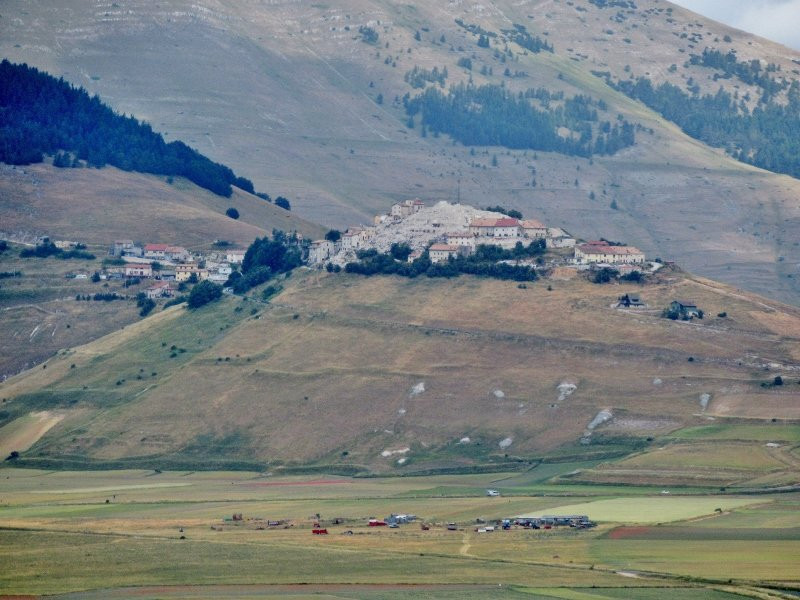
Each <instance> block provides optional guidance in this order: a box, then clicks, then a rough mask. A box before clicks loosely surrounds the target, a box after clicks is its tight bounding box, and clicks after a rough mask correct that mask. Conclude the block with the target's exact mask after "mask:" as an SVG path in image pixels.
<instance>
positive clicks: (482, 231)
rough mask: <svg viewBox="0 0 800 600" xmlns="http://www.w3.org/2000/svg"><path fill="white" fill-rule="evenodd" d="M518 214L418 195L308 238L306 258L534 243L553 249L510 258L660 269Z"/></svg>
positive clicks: (314, 261) (325, 260)
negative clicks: (366, 221)
mask: <svg viewBox="0 0 800 600" xmlns="http://www.w3.org/2000/svg"><path fill="white" fill-rule="evenodd" d="M496 208H497V209H499V208H500V207H496ZM518 215H519V213H516V211H505V212H497V210H480V209H476V208H473V207H471V206H467V205H461V204H450V203H448V202H439V203H437V204H435V205H433V206H426V205H425V203H424V202H423V201H422V200H420V199H419V198H415V199H413V200H404V201H402V202H398V203H396V204H394V205H392V207H391V209H390V211H389V212H388V213H387V214H384V215H378V216H376V217H375V218H374V220H373V224H372V225H370V226H355V227H350V228H348V229H347V231H345V232H344V233H343V234H341V235H340V236H338V235H335V234H334V235H332V236H331V235H329V236H328V238H327V239H324V240H316V241H313V242H311V244H310V246H309V250H308V260H307V262H308V264H309V265H310V266H312V267H318V268H321V267H325V266H327V265H329V264H330V265H337V266H345V265H346V264H347V263H349V262H352V261H355V260H357V259H358V258H359V257H360V256H363V255H364V253H365V252H368V251H370V250H374V251H377V252H388V251H390V249H391V247H392V246H393V245H396V244H405V245H407V246H408V247H409V248H410V250H411V251H410V253H409V254H408V257H407V260H408V262H413V261H414V260H416V259H418V258H420V257H422V256H423V255H424V254H425V253H427V255H428V258H429V259H430V261H431V262H432V263H440V262H445V261H448V260H450V259H455V258H459V257H468V256H470V255H472V254H474V253H475V251H476V249H477V248H478V247H480V246H494V247H498V248H501V249H503V250H514V249H515V248H520V247H522V248H525V247H529V246H530V245H531V244H532V243H533V244H539V245H542V244H543V245H544V249H547V250H552V251H553V252H550V253H549V255H548V261H547V262H543V261H542V260H535V259H532V258H519V259H517V260H514V261H513V262H514V263H516V264H525V265H528V266H530V267H532V268H537V269H552V268H556V267H565V268H568V269H573V270H585V269H592V268H602V267H609V268H613V269H614V270H616V271H617V272H618V273H619V274H620V275H625V274H628V273H631V272H633V271H640V272H642V271H652V270H656V269H658V268H659V267H660V263H658V262H653V263H648V262H647V259H646V257H645V254H644V252H642V251H641V250H639V249H638V248H635V247H633V246H628V245H625V244H621V243H615V242H609V241H606V240H599V241H590V242H586V243H578V242H577V240H576V239H575V238H574V237H572V236H571V235H570V234H569V233H567V232H566V231H564V230H563V229H561V228H559V227H548V226H547V225H545V224H544V223H542V222H540V221H537V220H535V219H523V218H521V215H519V216H518Z"/></svg>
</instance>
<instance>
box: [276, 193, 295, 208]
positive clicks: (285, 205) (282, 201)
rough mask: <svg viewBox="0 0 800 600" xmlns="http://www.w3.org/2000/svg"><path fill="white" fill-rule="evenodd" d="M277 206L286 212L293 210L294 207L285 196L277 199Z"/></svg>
mask: <svg viewBox="0 0 800 600" xmlns="http://www.w3.org/2000/svg"><path fill="white" fill-rule="evenodd" d="M275 206H279V207H281V208H282V209H284V210H292V205H291V203H290V202H289V200H288V199H286V198H284V197H283V196H278V197H277V198H275Z"/></svg>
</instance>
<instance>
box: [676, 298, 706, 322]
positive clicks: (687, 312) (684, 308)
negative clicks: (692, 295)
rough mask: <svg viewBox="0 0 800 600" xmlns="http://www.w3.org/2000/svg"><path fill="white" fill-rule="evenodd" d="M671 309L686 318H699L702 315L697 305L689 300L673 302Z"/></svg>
mask: <svg viewBox="0 0 800 600" xmlns="http://www.w3.org/2000/svg"><path fill="white" fill-rule="evenodd" d="M669 309H670V311H673V312H675V313H677V314H678V315H680V316H681V317H686V318H692V317H699V316H700V314H701V311H700V309H699V308H698V307H697V305H696V304H695V303H694V302H690V301H688V300H673V301H672V302H671V303H670V305H669Z"/></svg>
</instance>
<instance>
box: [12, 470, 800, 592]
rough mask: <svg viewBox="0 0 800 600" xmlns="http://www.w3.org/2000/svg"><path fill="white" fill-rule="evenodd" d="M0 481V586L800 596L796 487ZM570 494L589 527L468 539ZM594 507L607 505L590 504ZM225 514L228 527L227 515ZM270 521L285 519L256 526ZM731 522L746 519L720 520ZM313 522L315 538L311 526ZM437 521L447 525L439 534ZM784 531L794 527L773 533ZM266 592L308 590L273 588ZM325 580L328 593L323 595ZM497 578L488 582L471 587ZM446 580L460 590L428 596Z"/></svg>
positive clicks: (413, 480) (18, 475)
mask: <svg viewBox="0 0 800 600" xmlns="http://www.w3.org/2000/svg"><path fill="white" fill-rule="evenodd" d="M0 476H2V477H3V482H4V484H3V492H2V497H1V498H0V500H2V506H0V527H2V528H3V531H2V535H0V567H2V568H0V593H8V594H45V593H47V594H64V593H66V592H78V591H82V590H103V591H97V592H94V594H100V595H101V596H102V595H103V594H107V595H105V596H103V597H109V598H127V597H132V596H133V595H136V597H149V596H148V595H147V594H148V586H154V587H152V591H151V592H150V593H152V595H153V597H163V598H169V597H183V596H182V595H181V594H196V595H203V594H204V593H206V594H208V593H211V592H209V590H217V591H216V592H214V593H213V595H214V596H215V597H226V594H229V595H230V597H231V598H233V597H258V598H262V597H271V595H274V596H278V595H280V594H287V595H292V594H298V595H300V594H323V597H324V594H326V593H327V594H331V595H332V596H334V597H337V598H338V597H343V598H395V597H397V598H440V597H445V598H446V597H449V596H448V595H449V594H451V593H453V594H455V593H456V592H460V594H461V596H462V597H475V598H479V597H494V595H496V597H499V598H504V597H509V598H516V597H518V595H520V594H530V596H526V597H534V598H575V599H579V600H583V599H585V598H600V599H604V598H613V599H616V598H634V599H641V600H648V599H649V598H654V597H666V598H698V600H699V599H701V598H710V599H719V600H733V599H734V598H741V597H762V598H781V597H783V596H781V595H780V594H781V592H779V591H774V592H770V591H767V590H765V591H763V592H762V593H763V594H764V595H762V596H758V595H752V594H754V592H753V590H755V589H756V588H764V587H765V586H767V585H769V586H772V587H773V588H776V589H778V588H779V589H786V590H788V589H792V588H797V587H798V586H800V582H799V581H798V580H797V574H796V570H795V569H794V566H795V565H796V562H797V557H798V552H800V535H798V534H797V533H796V532H797V531H799V530H800V529H798V528H800V519H798V511H797V510H796V509H797V507H798V505H799V503H800V499H798V497H797V495H796V494H779V495H762V496H749V497H748V496H741V497H731V496H716V497H714V496H708V495H707V494H706V495H696V496H694V495H690V496H680V497H671V498H663V497H660V496H659V497H657V498H653V497H652V496H650V495H647V496H625V495H624V492H621V491H620V490H618V489H616V488H613V487H601V486H598V487H596V488H595V490H594V493H595V495H594V496H586V495H583V496H581V495H577V496H576V495H572V494H571V491H570V489H569V488H562V490H561V493H562V494H570V496H569V497H567V498H564V497H557V496H555V495H549V496H542V495H537V494H531V495H525V496H514V497H505V496H501V497H500V498H488V497H486V495H485V491H484V489H482V488H485V487H488V486H494V487H499V488H500V489H502V490H503V492H505V491H506V489H508V490H509V491H513V489H514V488H513V487H509V488H505V487H503V480H504V479H505V478H506V477H507V475H504V474H486V475H457V476H456V475H453V476H428V477H408V478H388V479H386V478H383V479H382V478H374V479H351V478H344V477H330V476H328V477H288V478H287V477H272V476H265V475H263V474H258V473H247V472H235V473H231V472H227V473H226V472H163V473H157V472H154V471H113V472H109V471H91V472H81V473H77V472H46V471H35V470H26V469H9V468H5V469H3V470H2V471H0ZM76 481H79V482H80V483H79V484H77V485H76ZM464 487H473V489H474V490H475V491H474V492H473V493H471V494H468V495H463V496H460V497H458V498H453V497H442V496H438V497H437V496H428V497H426V496H417V495H416V494H417V492H420V491H424V490H426V489H448V488H452V489H463V488H464ZM656 495H657V496H658V494H656ZM576 500H578V501H580V500H582V501H584V502H585V503H584V504H581V505H580V507H579V509H580V510H585V511H586V512H587V513H588V514H589V515H590V516H591V517H593V518H595V519H596V520H597V521H598V523H599V525H598V527H597V528H596V529H594V530H584V531H579V530H573V529H570V528H557V529H553V530H547V531H531V530H524V529H518V528H514V529H512V530H510V531H500V530H498V531H496V532H494V533H488V534H479V533H476V532H475V523H476V521H475V519H476V518H478V517H480V518H483V519H485V520H487V521H491V520H493V519H497V518H502V517H508V516H512V517H513V516H514V515H517V514H522V513H523V512H530V510H531V509H534V510H537V511H544V512H551V511H552V512H558V511H561V510H568V509H569V508H570V506H573V505H574V503H575V501H576ZM653 502H655V503H656V505H659V504H660V505H659V510H660V511H661V513H662V515H663V519H664V520H665V521H667V520H673V519H675V520H676V521H675V522H669V523H663V524H656V523H655V522H654V521H652V522H649V523H648V522H645V523H644V524H642V523H641V522H637V520H636V519H637V518H642V517H638V516H637V515H641V514H642V512H641V511H642V510H643V509H644V510H646V509H647V507H648V506H649V505H651V504H652V503H653ZM608 503H611V504H610V505H609V506H614V507H615V508H614V509H613V510H612V511H609V510H608V509H607V508H604V506H606V505H608ZM567 505H570V506H567ZM626 507H627V509H628V510H629V513H628V514H629V515H630V516H626V512H625V509H626ZM577 508H578V507H576V509H577ZM717 509H720V511H721V512H719V511H717ZM390 512H413V513H414V514H416V515H418V517H419V518H420V520H423V521H425V522H427V523H430V524H431V528H430V529H429V530H428V531H423V530H422V529H421V528H420V527H419V525H418V523H412V524H407V525H402V526H401V527H400V528H399V529H387V528H374V527H367V526H366V522H367V519H368V518H370V517H374V516H378V517H380V518H382V517H384V516H385V515H387V514H389V513H390ZM235 513H241V514H242V515H243V520H242V521H231V520H230V516H231V515H232V514H235ZM317 514H319V519H317V517H316V515H317ZM259 518H260V519H264V521H261V520H258V519H259ZM268 519H269V520H283V519H286V520H287V522H288V523H291V526H290V527H288V528H283V525H281V526H273V527H269V526H266V520H268ZM737 519H740V520H741V521H742V523H743V525H742V526H741V527H731V526H730V523H731V522H732V521H735V520H737ZM775 519H778V520H777V521H776V520H775ZM337 520H338V521H339V523H338V524H336V521H337ZM315 521H318V522H319V523H320V524H321V525H322V526H324V527H326V528H327V529H328V531H329V534H328V535H327V536H316V535H312V534H311V528H312V525H313V523H314V522H315ZM450 521H455V522H457V523H458V530H457V531H447V530H446V529H445V527H444V525H445V524H446V523H448V522H450ZM718 523H719V525H718ZM700 524H702V525H700ZM259 527H262V528H261V529H259ZM787 528H789V529H790V530H791V528H794V529H793V531H795V534H794V535H786V533H785V532H786V530H787ZM347 531H352V535H344V532H347ZM620 573H622V574H620ZM278 584H283V585H298V584H302V585H303V586H308V587H303V588H300V589H296V588H293V587H287V588H282V587H272V586H277V585H278ZM335 584H338V585H340V586H342V587H326V586H334V585H335ZM412 584H413V585H412ZM498 584H499V585H500V586H501V589H497V590H489V589H488V588H487V587H486V586H492V587H497V586H498ZM403 585H409V586H411V587H407V588H405V587H402V586H403ZM443 585H444V586H447V585H452V586H463V587H460V588H455V589H449V588H447V587H437V586H443ZM127 586H136V590H135V591H134V590H127V591H126V590H125V589H124V588H126V587H127ZM142 586H143V587H142ZM204 586H221V587H219V588H216V587H204ZM314 586H319V587H318V588H317V587H314ZM345 586H352V587H345ZM370 586H373V587H370ZM426 586H431V587H426ZM502 588H505V589H502ZM204 590H205V592H204ZM489 593H491V594H492V595H487V594H489ZM86 597H88V598H92V597H95V596H93V595H91V594H89V595H87V596H86ZM98 597H99V596H98Z"/></svg>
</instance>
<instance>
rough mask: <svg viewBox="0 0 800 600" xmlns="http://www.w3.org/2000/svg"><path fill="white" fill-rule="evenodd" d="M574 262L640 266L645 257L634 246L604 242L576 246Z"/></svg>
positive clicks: (580, 263)
mask: <svg viewBox="0 0 800 600" xmlns="http://www.w3.org/2000/svg"><path fill="white" fill-rule="evenodd" d="M575 262H576V263H577V264H579V265H588V264H593V263H608V264H612V265H613V264H629V265H630V264H642V263H644V262H645V255H644V252H642V251H641V250H639V249H638V248H635V247H634V246H618V245H612V244H609V243H608V242H606V241H597V242H587V243H586V244H580V245H579V246H576V247H575Z"/></svg>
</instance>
